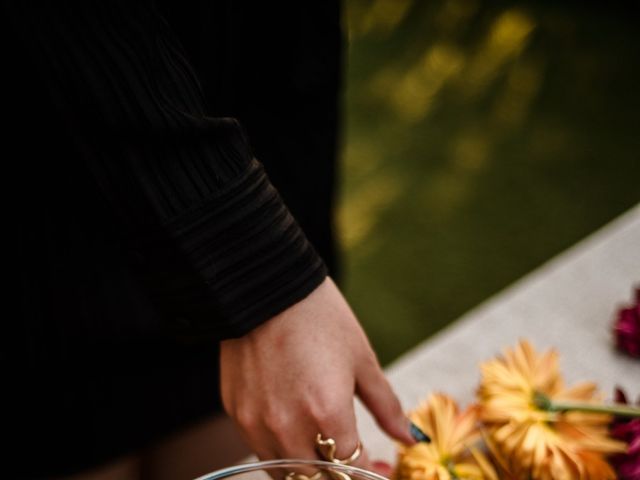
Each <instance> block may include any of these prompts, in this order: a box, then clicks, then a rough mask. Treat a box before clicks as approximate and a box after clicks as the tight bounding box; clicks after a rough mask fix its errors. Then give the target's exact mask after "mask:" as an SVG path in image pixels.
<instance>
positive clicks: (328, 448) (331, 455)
mask: <svg viewBox="0 0 640 480" xmlns="http://www.w3.org/2000/svg"><path fill="white" fill-rule="evenodd" d="M316 447H317V450H318V452H319V453H320V455H322V456H323V457H324V459H325V460H327V461H329V462H333V463H337V464H339V465H350V464H351V462H354V461H356V460H357V459H358V458H359V457H360V455H361V454H362V444H361V443H360V441H358V444H357V445H356V449H355V450H354V451H353V453H352V454H351V455H349V456H348V457H347V458H345V459H343V460H340V459H339V458H336V457H335V455H336V448H337V447H336V441H335V440H334V439H333V438H327V439H324V438H322V434H321V433H319V434H318V435H317V436H316Z"/></svg>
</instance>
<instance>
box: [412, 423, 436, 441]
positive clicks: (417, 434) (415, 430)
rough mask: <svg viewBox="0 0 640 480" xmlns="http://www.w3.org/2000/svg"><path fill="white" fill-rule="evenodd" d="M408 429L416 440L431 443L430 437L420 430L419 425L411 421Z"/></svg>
mask: <svg viewBox="0 0 640 480" xmlns="http://www.w3.org/2000/svg"><path fill="white" fill-rule="evenodd" d="M409 431H410V432H411V436H412V437H413V439H414V440H415V441H416V442H424V443H431V438H429V435H427V434H426V433H424V432H423V431H422V430H420V427H418V426H417V425H416V424H415V423H413V422H411V425H410V427H409Z"/></svg>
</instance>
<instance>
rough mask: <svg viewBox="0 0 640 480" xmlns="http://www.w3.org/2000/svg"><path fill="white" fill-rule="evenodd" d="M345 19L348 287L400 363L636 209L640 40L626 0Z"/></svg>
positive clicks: (355, 4)
mask: <svg viewBox="0 0 640 480" xmlns="http://www.w3.org/2000/svg"><path fill="white" fill-rule="evenodd" d="M616 5H617V7H618V8H617V9H616ZM344 9H345V11H344V16H343V18H344V21H345V29H346V30H347V31H348V36H349V49H348V56H347V59H346V60H345V62H346V67H347V74H346V78H345V82H346V84H345V87H346V89H345V99H344V101H345V102H344V110H345V111H344V114H345V125H344V127H345V131H344V138H343V155H342V159H343V170H342V174H341V196H340V207H339V226H340V230H341V243H342V247H343V251H344V257H345V258H344V260H345V287H346V295H347V297H348V298H349V300H350V302H351V304H352V305H353V307H354V309H355V311H356V312H357V314H358V316H359V317H360V319H361V320H362V322H363V324H364V325H365V328H366V330H367V331H368V333H369V335H370V337H371V340H372V342H373V344H374V347H375V348H376V350H377V351H378V354H379V356H380V359H381V361H382V362H383V363H387V362H389V361H390V360H392V359H394V358H395V357H397V356H398V355H399V354H401V353H402V352H404V351H406V350H407V349H409V348H410V347H412V346H413V345H415V344H417V343H418V342H420V341H422V340H423V339H425V338H427V337H428V336H429V335H431V334H433V333H434V332H436V331H437V330H439V329H441V328H442V327H444V326H445V325H447V324H448V323H450V322H451V321H453V320H455V319H456V318H457V317H459V316H460V315H461V314H463V313H464V312H465V311H467V310H469V309H470V308H472V307H473V306H475V305H477V304H478V303H480V302H481V301H483V300H485V299H486V298H488V297H489V296H490V295H492V294H494V293H496V292H497V291H499V290H500V289H502V288H504V287H505V286H507V285H509V284H510V283H512V282H513V281H515V280H516V279H518V278H519V277H521V276H522V275H524V274H526V273H527V272H529V271H531V270H532V269H534V268H535V267H537V266H539V265H540V264H541V263H543V262H544V261H546V260H548V259H549V258H551V257H552V256H553V255H555V254H557V253H559V252H561V251H562V250H564V249H566V248H567V247H569V246H571V245H572V244H574V243H575V242H577V241H578V240H580V239H581V238H583V237H585V236H586V235H587V234H589V233H591V232H592V231H594V230H595V229H597V228H598V227H600V226H602V225H603V224H605V223H606V222H608V221H609V220H611V219H612V218H614V217H615V216H617V215H618V214H620V213H622V212H623V211H625V210H627V209H628V208H630V207H631V206H633V205H635V204H636V203H638V202H639V201H640V153H639V152H640V148H639V147H640V140H639V139H640V136H639V133H640V132H639V120H638V116H639V112H640V93H639V86H640V64H639V59H640V35H638V33H637V32H638V30H637V17H636V16H635V15H628V14H627V12H625V10H624V9H623V8H620V4H616V3H615V2H614V3H607V2H601V3H597V4H596V3H593V4H585V3H583V2H535V3H534V2H495V1H494V2H488V1H487V2H481V1H472V0H447V1H443V0H430V1H428V2H427V1H419V0H416V1H411V0H374V1H365V0H346V2H345V4H344ZM639 248H640V247H639ZM629 288H630V289H631V286H629ZM626 294H627V292H620V295H621V297H622V298H624V296H625V295H626ZM605 320H606V319H603V321H605ZM567 321H570V319H567ZM479 341H481V339H479Z"/></svg>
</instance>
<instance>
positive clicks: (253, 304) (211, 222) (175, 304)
mask: <svg viewBox="0 0 640 480" xmlns="http://www.w3.org/2000/svg"><path fill="white" fill-rule="evenodd" d="M164 228H165V229H166V231H167V232H168V234H169V237H170V238H171V239H172V241H173V242H174V244H175V246H176V248H177V249H178V250H179V255H180V257H183V258H185V259H186V261H187V266H188V270H189V274H188V275H186V276H184V275H183V276H182V277H181V278H179V279H176V278H174V279H173V280H172V282H171V287H170V288H169V289H166V288H165V289H163V290H164V292H162V296H163V300H164V301H169V303H170V304H171V308H170V311H172V312H173V314H174V315H175V318H174V319H173V320H174V322H175V323H174V327H175V329H176V330H177V331H179V332H181V333H183V334H186V335H196V336H198V335H213V336H215V337H217V338H219V339H225V338H232V337H238V336H242V335H244V334H245V333H247V332H248V331H250V330H251V329H253V328H255V327H256V326H257V325H259V324H260V323H262V322H264V321H266V320H268V319H269V318H271V317H273V316H274V315H276V314H278V313H280V312H282V311H283V310H285V309H286V308H288V307H289V306H291V305H293V304H295V303H297V302H298V301H300V300H302V299H303V298H305V297H306V296H307V295H309V294H310V293H311V292H312V291H313V290H314V289H315V288H316V287H317V286H318V285H320V283H322V281H323V280H324V279H325V277H326V276H327V268H326V265H325V264H324V262H323V260H322V259H321V258H320V257H319V255H318V254H317V252H316V251H315V249H314V248H313V246H312V245H311V244H310V243H309V241H308V240H307V238H306V237H305V235H304V233H303V232H302V230H301V229H300V227H299V226H298V224H297V223H296V221H295V220H294V218H293V217H292V216H291V214H290V212H289V210H288V209H287V207H286V206H285V205H284V203H283V201H282V199H281V197H280V195H279V194H278V192H277V191H276V189H275V188H274V187H273V185H272V184H271V183H270V181H269V179H268V177H267V175H266V173H265V171H264V168H263V167H262V164H261V163H260V162H259V161H257V160H256V159H253V160H252V161H251V162H250V163H249V165H248V168H247V170H246V171H245V172H244V173H243V174H242V175H240V176H239V177H238V178H237V179H236V180H234V181H233V182H230V183H229V184H228V185H227V186H226V187H225V188H224V189H223V190H221V191H220V192H218V193H217V194H216V195H215V197H214V198H209V199H207V200H205V201H203V202H202V203H201V204H199V205H196V206H194V208H192V209H190V210H189V211H187V212H185V213H183V214H181V215H179V216H178V217H176V218H173V219H171V221H169V222H167V223H166V224H165V225H164Z"/></svg>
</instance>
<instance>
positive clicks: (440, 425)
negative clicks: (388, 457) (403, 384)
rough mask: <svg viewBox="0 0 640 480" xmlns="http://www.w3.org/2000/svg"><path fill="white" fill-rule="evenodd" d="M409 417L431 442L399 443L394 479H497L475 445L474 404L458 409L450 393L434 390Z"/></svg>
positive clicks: (476, 430) (475, 411) (477, 433)
mask: <svg viewBox="0 0 640 480" xmlns="http://www.w3.org/2000/svg"><path fill="white" fill-rule="evenodd" d="M409 418H410V419H411V420H412V421H413V422H414V423H415V424H416V425H417V426H418V427H420V429H422V430H423V431H424V432H425V433H426V434H427V435H429V437H431V442H430V443H425V442H421V443H417V444H415V445H412V446H405V445H400V446H399V454H398V464H397V466H396V470H395V472H394V475H393V476H394V479H395V480H453V479H462V478H464V479H469V480H497V478H498V477H497V476H496V473H495V471H494V470H493V467H492V466H491V464H490V463H489V461H488V460H487V458H486V457H485V456H484V455H483V454H482V453H481V452H480V451H479V450H478V449H477V448H476V447H475V446H474V444H475V443H476V442H477V441H478V440H480V431H479V429H478V407H477V406H475V405H472V406H470V407H468V408H467V409H466V410H464V411H460V409H459V408H458V405H457V404H456V402H455V401H454V400H453V399H451V398H450V397H448V396H446V395H443V394H433V395H431V396H430V397H429V398H428V399H427V400H426V401H425V402H423V403H422V404H421V405H420V406H419V407H418V408H417V409H416V410H414V411H413V412H411V413H410V414H409Z"/></svg>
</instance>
